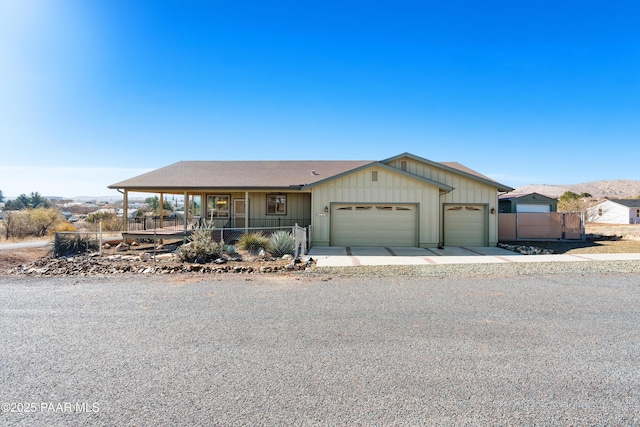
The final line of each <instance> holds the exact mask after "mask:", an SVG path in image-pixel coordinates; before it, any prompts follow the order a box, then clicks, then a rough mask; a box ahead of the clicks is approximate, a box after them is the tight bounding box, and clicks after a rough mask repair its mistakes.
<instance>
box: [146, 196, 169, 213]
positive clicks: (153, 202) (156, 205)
mask: <svg viewBox="0 0 640 427" xmlns="http://www.w3.org/2000/svg"><path fill="white" fill-rule="evenodd" d="M144 202H145V203H146V204H148V205H149V208H150V209H151V212H153V213H154V214H156V215H159V214H160V199H159V198H158V196H153V197H147V198H146V199H144ZM163 206H164V210H165V211H169V212H173V205H172V204H171V202H170V201H168V200H165V201H164V203H163Z"/></svg>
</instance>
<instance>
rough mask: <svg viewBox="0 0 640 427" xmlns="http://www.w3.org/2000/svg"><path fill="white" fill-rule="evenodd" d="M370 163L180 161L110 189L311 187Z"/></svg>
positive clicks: (356, 161)
mask: <svg viewBox="0 0 640 427" xmlns="http://www.w3.org/2000/svg"><path fill="white" fill-rule="evenodd" d="M369 163H373V161H371V160H351V161H348V160H345V161H326V160H303V161H300V160H275V161H262V160H256V161H204V160H195V161H181V162H177V163H174V164H172V165H169V166H165V167H163V168H160V169H156V170H153V171H151V172H148V173H145V174H143V175H139V176H136V177H134V178H130V179H127V180H124V181H121V182H117V183H115V184H112V185H110V186H109V188H126V189H136V188H137V189H143V188H145V189H154V188H157V189H184V188H289V187H292V186H295V187H299V186H302V185H305V184H312V183H314V182H316V181H320V180H322V179H326V178H329V177H331V176H335V175H339V174H341V173H344V172H347V171H349V170H352V169H355V168H359V167H361V166H364V165H366V164H369Z"/></svg>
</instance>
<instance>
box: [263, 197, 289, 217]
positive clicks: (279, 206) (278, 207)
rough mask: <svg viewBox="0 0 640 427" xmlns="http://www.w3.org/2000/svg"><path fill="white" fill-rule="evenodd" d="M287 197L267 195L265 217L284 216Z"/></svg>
mask: <svg viewBox="0 0 640 427" xmlns="http://www.w3.org/2000/svg"><path fill="white" fill-rule="evenodd" d="M286 214H287V196H285V195H284V194H269V195H268V196H267V215H286Z"/></svg>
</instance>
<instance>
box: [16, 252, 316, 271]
mask: <svg viewBox="0 0 640 427" xmlns="http://www.w3.org/2000/svg"><path fill="white" fill-rule="evenodd" d="M312 266H313V260H312V259H311V258H303V259H296V260H290V259H281V260H272V261H270V262H265V261H255V262H247V261H234V260H228V261H227V262H225V263H219V264H218V263H213V264H190V263H180V262H177V261H176V259H175V257H174V256H171V254H163V255H157V256H156V259H155V261H154V259H153V255H151V254H149V253H143V254H141V255H110V256H106V257H104V256H98V255H97V254H96V255H90V256H76V257H62V258H40V259H38V260H36V261H34V262H32V263H29V264H24V265H21V266H19V267H16V268H14V269H11V270H9V271H8V272H7V273H8V274H13V275H28V276H95V275H114V274H127V273H128V274H179V273H201V274H216V273H244V274H250V273H288V272H292V271H298V270H305V269H307V268H311V267H312Z"/></svg>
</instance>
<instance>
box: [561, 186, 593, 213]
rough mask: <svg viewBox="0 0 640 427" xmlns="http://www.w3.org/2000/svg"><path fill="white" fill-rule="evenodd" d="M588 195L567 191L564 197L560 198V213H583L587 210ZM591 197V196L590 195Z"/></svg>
mask: <svg viewBox="0 0 640 427" xmlns="http://www.w3.org/2000/svg"><path fill="white" fill-rule="evenodd" d="M585 194H588V193H582V194H578V193H574V192H573V191H566V192H565V193H564V194H563V195H562V196H560V197H559V198H558V211H560V212H581V211H584V210H585V209H586V208H587V201H586V199H587V196H584V195H585ZM589 197H590V195H589Z"/></svg>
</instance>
